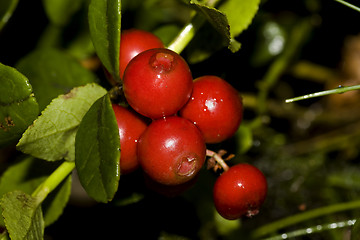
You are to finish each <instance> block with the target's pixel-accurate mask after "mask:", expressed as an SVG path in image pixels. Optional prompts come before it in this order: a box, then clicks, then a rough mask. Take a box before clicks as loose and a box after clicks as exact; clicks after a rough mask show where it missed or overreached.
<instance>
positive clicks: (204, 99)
mask: <svg viewBox="0 0 360 240" xmlns="http://www.w3.org/2000/svg"><path fill="white" fill-rule="evenodd" d="M242 113H243V108H242V100H241V97H240V95H239V93H238V92H237V91H236V89H235V88H233V87H232V86H231V85H230V84H229V83H227V82H226V81H225V80H223V79H221V78H219V77H216V76H203V77H199V78H197V79H195V80H194V87H193V92H192V95H191V98H190V100H189V101H188V103H187V104H186V105H185V106H184V107H183V108H182V109H181V110H180V115H181V116H182V117H184V118H187V119H189V120H190V121H192V122H193V123H194V124H195V125H196V126H198V127H199V129H200V131H201V132H202V134H203V135H204V138H205V142H206V143H218V142H221V141H223V140H225V139H227V138H229V137H231V136H232V135H233V134H234V133H235V132H236V130H237V129H238V127H239V125H240V123H241V120H242Z"/></svg>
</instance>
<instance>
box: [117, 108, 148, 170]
mask: <svg viewBox="0 0 360 240" xmlns="http://www.w3.org/2000/svg"><path fill="white" fill-rule="evenodd" d="M112 107H113V110H114V113H115V117H116V121H117V124H118V128H119V135H120V149H121V156H120V171H121V173H122V174H127V173H131V172H133V171H134V170H136V169H137V168H138V167H139V161H138V157H137V143H138V140H139V137H140V135H141V134H142V133H143V132H144V131H145V129H146V128H147V123H146V121H145V120H144V119H143V118H142V116H139V115H138V114H137V113H136V112H134V111H131V110H129V109H127V108H125V107H123V106H119V105H117V104H113V105H112Z"/></svg>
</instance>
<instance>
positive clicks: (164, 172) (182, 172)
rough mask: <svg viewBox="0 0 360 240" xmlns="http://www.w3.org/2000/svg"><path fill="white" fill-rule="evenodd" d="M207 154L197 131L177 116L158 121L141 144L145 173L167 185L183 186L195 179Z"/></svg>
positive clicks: (144, 135)
mask: <svg viewBox="0 0 360 240" xmlns="http://www.w3.org/2000/svg"><path fill="white" fill-rule="evenodd" d="M205 153H206V146H205V142H204V139H203V136H202V135H201V133H200V131H199V130H198V129H197V127H196V126H195V125H194V124H192V123H191V122H190V121H188V120H186V119H184V118H180V117H176V116H173V117H168V118H165V119H158V120H154V121H153V122H152V123H151V124H150V125H149V126H148V128H147V129H146V130H145V132H144V133H143V134H142V135H141V137H140V139H139V143H138V156H139V161H140V165H141V167H142V169H143V170H144V172H145V173H146V174H147V175H148V176H149V177H150V178H151V179H153V180H154V181H156V182H158V183H160V184H164V185H179V184H182V183H185V182H187V181H189V180H191V179H192V178H194V177H195V175H196V174H197V173H198V172H199V171H200V169H201V168H202V166H203V164H204V162H205Z"/></svg>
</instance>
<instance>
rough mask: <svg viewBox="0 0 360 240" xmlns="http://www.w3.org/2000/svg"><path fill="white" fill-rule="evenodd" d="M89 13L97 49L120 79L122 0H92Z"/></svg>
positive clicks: (102, 58)
mask: <svg viewBox="0 0 360 240" xmlns="http://www.w3.org/2000/svg"><path fill="white" fill-rule="evenodd" d="M88 15H89V16H88V18H89V28H90V34H91V38H92V41H93V44H94V47H95V51H96V53H97V55H98V56H99V58H100V60H101V62H102V64H103V65H104V66H105V68H106V69H107V70H108V71H109V72H110V73H111V74H112V75H113V77H114V78H115V79H119V48H120V31H121V1H120V0H92V1H91V3H90V5H89V14H88Z"/></svg>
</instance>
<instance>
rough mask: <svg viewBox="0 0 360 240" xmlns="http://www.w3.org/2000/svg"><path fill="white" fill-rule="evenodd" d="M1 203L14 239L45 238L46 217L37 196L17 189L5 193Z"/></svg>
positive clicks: (8, 228)
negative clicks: (44, 217)
mask: <svg viewBox="0 0 360 240" xmlns="http://www.w3.org/2000/svg"><path fill="white" fill-rule="evenodd" d="M0 204H1V207H2V208H3V217H4V219H5V224H6V229H7V230H8V232H9V235H10V238H11V239H12V240H18V239H19V240H24V239H29V240H33V239H43V236H44V228H45V227H44V219H43V216H42V210H41V206H40V204H39V202H38V201H37V199H36V198H34V197H31V196H30V195H28V194H26V193H24V192H22V191H18V190H17V191H13V192H9V193H7V194H5V195H4V196H3V198H2V200H1V203H0Z"/></svg>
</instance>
